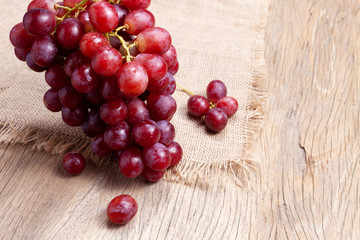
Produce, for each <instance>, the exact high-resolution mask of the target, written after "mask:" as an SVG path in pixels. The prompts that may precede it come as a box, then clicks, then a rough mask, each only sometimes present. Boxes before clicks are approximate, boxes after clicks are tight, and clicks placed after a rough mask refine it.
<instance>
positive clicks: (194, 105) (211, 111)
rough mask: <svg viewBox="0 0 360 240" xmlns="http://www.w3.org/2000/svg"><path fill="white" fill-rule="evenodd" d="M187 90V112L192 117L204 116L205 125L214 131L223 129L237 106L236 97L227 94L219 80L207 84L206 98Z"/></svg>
mask: <svg viewBox="0 0 360 240" xmlns="http://www.w3.org/2000/svg"><path fill="white" fill-rule="evenodd" d="M184 90H185V91H187V90H186V89H184ZM187 92H188V93H189V94H190V95H191V97H190V98H189V100H188V102H187V108H188V111H189V113H190V114H191V115H192V116H194V117H203V116H205V125H206V127H207V128H208V129H210V130H211V131H214V132H220V131H221V130H223V129H224V128H225V127H226V125H227V123H228V118H229V117H231V116H233V115H234V114H235V113H236V112H237V110H238V108H239V105H238V102H237V101H236V99H235V98H233V97H229V96H227V88H226V86H225V84H224V83H223V82H222V81H220V80H213V81H211V82H210V83H209V84H208V86H207V88H206V96H207V98H205V97H203V96H200V95H195V94H193V93H192V92H189V91H187Z"/></svg>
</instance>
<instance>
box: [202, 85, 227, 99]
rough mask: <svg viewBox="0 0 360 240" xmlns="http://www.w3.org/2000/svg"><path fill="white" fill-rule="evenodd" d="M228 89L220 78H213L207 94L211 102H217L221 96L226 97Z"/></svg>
mask: <svg viewBox="0 0 360 240" xmlns="http://www.w3.org/2000/svg"><path fill="white" fill-rule="evenodd" d="M226 94H227V89H226V86H225V84H224V83H223V82H222V81H220V80H213V81H211V82H210V83H209V85H208V86H207V88H206V95H207V97H208V99H209V101H210V102H213V103H216V102H217V101H219V100H220V99H221V98H223V97H225V96H226Z"/></svg>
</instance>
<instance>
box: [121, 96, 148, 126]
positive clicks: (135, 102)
mask: <svg viewBox="0 0 360 240" xmlns="http://www.w3.org/2000/svg"><path fill="white" fill-rule="evenodd" d="M127 109H128V115H127V118H126V122H128V123H129V124H130V126H134V125H135V124H136V123H138V122H140V121H142V120H145V119H149V118H150V114H149V110H148V108H147V106H146V104H145V103H144V102H143V101H142V100H140V99H138V98H134V99H132V100H130V101H129V102H128V104H127Z"/></svg>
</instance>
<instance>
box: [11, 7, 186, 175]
mask: <svg viewBox="0 0 360 240" xmlns="http://www.w3.org/2000/svg"><path fill="white" fill-rule="evenodd" d="M149 5H150V0H121V1H120V0H64V1H63V2H55V1H54V0H33V1H31V2H30V4H29V5H28V8H27V12H26V13H25V15H24V17H23V21H22V22H20V23H18V24H16V25H15V26H14V27H13V28H12V29H11V31H10V41H11V43H12V44H13V46H14V47H15V55H16V56H17V58H18V59H20V60H21V61H25V62H26V64H27V65H28V66H29V67H30V68H31V69H32V70H34V71H36V72H42V71H46V72H45V80H46V82H47V84H48V85H49V86H50V87H51V88H50V89H49V90H48V91H47V92H46V93H45V95H44V103H45V106H46V107H47V108H48V109H49V110H50V111H52V112H60V111H61V115H62V119H63V121H64V122H65V123H66V124H67V125H69V126H74V127H76V126H82V130H83V132H84V133H85V134H86V135H87V136H88V137H90V138H93V140H92V149H93V152H94V153H95V154H96V155H98V156H102V157H103V156H108V155H111V154H112V155H113V157H114V158H115V159H116V161H117V162H118V166H119V169H120V171H121V173H122V174H123V175H124V176H126V177H128V178H136V177H138V176H140V175H142V176H143V177H144V178H145V179H147V180H149V181H152V182H155V181H158V180H160V179H161V178H162V177H163V176H164V173H165V170H166V169H167V168H168V167H171V166H175V165H177V164H178V163H179V162H180V160H181V158H182V149H181V147H180V145H179V144H178V143H177V142H175V141H174V137H175V129H174V126H173V125H172V124H171V123H170V122H169V121H170V120H171V119H172V117H173V115H174V113H175V111H176V108H177V106H176V102H175V100H174V98H173V97H172V96H171V95H172V94H173V93H174V91H175V88H176V83H175V79H174V75H175V74H176V73H177V71H178V68H179V63H178V61H177V53H176V50H175V48H174V46H172V45H171V36H170V34H169V33H168V32H167V31H166V30H165V29H163V28H160V27H155V18H154V16H153V14H152V13H151V12H149V11H148V10H146V9H147V8H148V6H149ZM63 166H64V168H65V170H67V171H68V172H69V173H72V174H78V173H80V172H81V171H82V170H83V169H84V166H85V160H84V159H83V157H82V156H81V154H76V153H70V154H68V155H66V156H65V157H64V159H63Z"/></svg>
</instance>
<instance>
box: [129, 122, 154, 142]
mask: <svg viewBox="0 0 360 240" xmlns="http://www.w3.org/2000/svg"><path fill="white" fill-rule="evenodd" d="M160 134H161V132H160V129H159V127H158V125H157V124H156V122H154V121H152V120H150V119H145V120H142V121H140V122H138V123H137V124H136V125H135V126H134V127H133V129H132V132H131V135H132V139H133V140H134V141H135V142H136V143H137V144H138V145H139V146H141V147H151V146H153V145H154V144H155V143H157V142H158V141H159V139H160V136H161V135H160Z"/></svg>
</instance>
